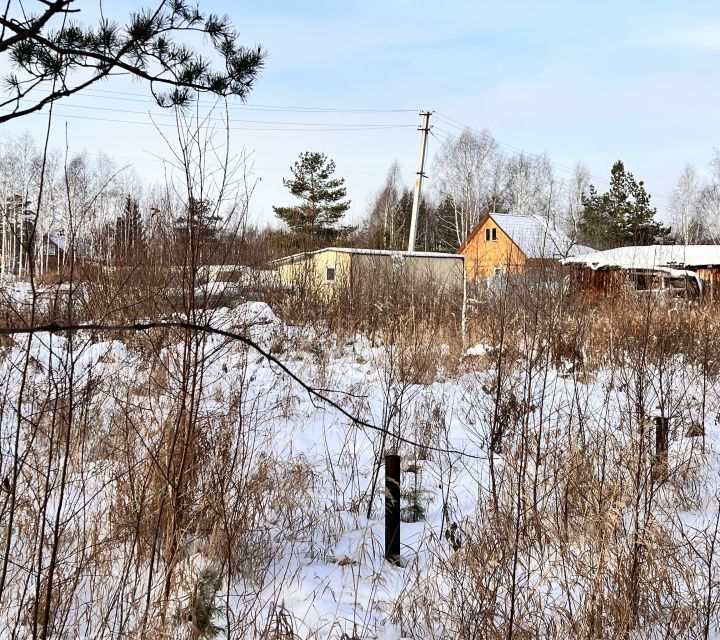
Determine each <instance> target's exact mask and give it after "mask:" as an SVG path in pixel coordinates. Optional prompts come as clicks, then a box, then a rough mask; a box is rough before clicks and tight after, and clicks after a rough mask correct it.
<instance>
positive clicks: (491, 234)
mask: <svg viewBox="0 0 720 640" xmlns="http://www.w3.org/2000/svg"><path fill="white" fill-rule="evenodd" d="M496 240H497V229H496V228H495V227H491V228H488V229H485V242H495V241H496Z"/></svg>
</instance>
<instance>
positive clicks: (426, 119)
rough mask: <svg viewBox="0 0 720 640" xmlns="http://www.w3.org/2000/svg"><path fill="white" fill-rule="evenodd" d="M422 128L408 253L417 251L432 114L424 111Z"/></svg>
mask: <svg viewBox="0 0 720 640" xmlns="http://www.w3.org/2000/svg"><path fill="white" fill-rule="evenodd" d="M420 116H421V117H422V119H423V120H422V126H421V127H420V160H419V162H418V171H417V177H416V178H415V194H414V196H413V208H412V217H411V218H410V241H409V242H408V251H415V236H416V235H417V221H418V211H419V210H420V193H421V192H422V179H423V177H425V173H424V171H425V150H426V148H427V136H428V133H429V131H430V112H429V111H423V112H422V113H421V114H420Z"/></svg>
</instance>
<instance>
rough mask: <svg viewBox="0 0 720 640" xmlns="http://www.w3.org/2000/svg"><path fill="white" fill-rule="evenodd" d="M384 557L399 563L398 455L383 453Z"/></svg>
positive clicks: (393, 562)
mask: <svg viewBox="0 0 720 640" xmlns="http://www.w3.org/2000/svg"><path fill="white" fill-rule="evenodd" d="M385 559H386V560H387V561H388V562H390V563H392V564H394V565H399V564H400V562H401V558H400V456H399V455H397V454H395V453H386V454H385Z"/></svg>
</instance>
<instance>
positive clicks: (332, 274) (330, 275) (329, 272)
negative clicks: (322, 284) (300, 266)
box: [325, 267, 335, 282]
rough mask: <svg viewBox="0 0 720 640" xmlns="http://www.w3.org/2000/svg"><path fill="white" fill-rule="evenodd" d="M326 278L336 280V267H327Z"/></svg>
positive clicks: (331, 280) (330, 280)
mask: <svg viewBox="0 0 720 640" xmlns="http://www.w3.org/2000/svg"><path fill="white" fill-rule="evenodd" d="M325 280H327V281H328V282H335V267H325Z"/></svg>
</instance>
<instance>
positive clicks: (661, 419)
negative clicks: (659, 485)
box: [653, 416, 670, 479]
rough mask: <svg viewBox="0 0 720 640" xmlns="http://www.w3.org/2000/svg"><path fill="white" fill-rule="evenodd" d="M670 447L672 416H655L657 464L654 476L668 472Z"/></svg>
mask: <svg viewBox="0 0 720 640" xmlns="http://www.w3.org/2000/svg"><path fill="white" fill-rule="evenodd" d="M669 448H670V418H666V417H665V416H656V417H655V466H654V468H653V476H654V477H655V478H656V479H657V478H660V477H662V476H664V475H665V474H666V473H667V467H668V449H669Z"/></svg>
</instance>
